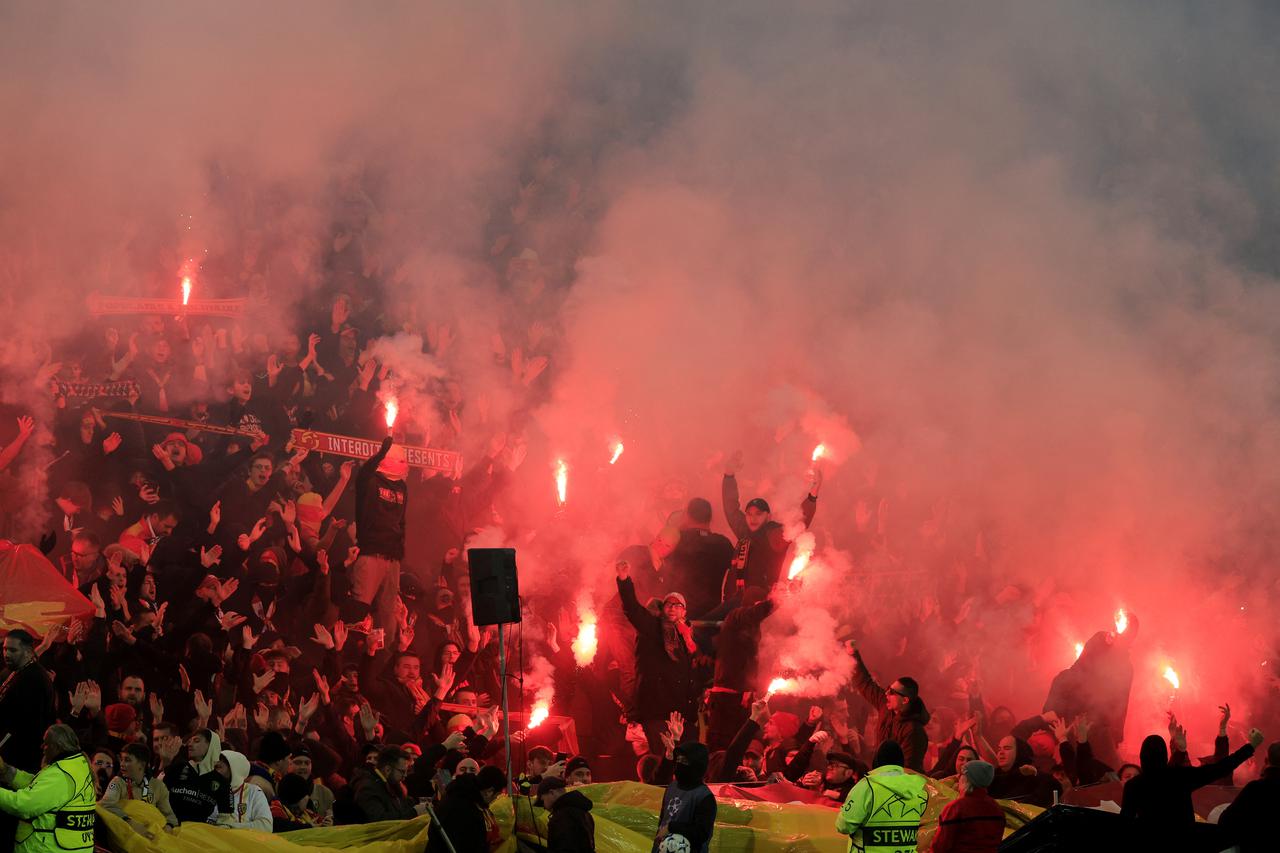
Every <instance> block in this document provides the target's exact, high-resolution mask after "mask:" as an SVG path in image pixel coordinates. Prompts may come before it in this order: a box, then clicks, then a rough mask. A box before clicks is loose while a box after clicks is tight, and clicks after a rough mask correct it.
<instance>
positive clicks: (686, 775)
mask: <svg viewBox="0 0 1280 853" xmlns="http://www.w3.org/2000/svg"><path fill="white" fill-rule="evenodd" d="M675 755H676V757H677V758H679V757H680V756H682V755H683V756H684V758H685V761H687V762H688V763H687V764H682V763H679V762H677V763H676V784H677V785H679V786H680V788H682V789H683V790H686V791H688V790H690V789H692V788H696V787H698V786H699V785H701V784H702V780H703V779H704V778H705V777H706V775H707V764H708V763H709V762H710V760H711V754H710V753H709V752H707V747H706V745H705V744H701V743H697V742H696V741H695V742H691V743H682V744H680V745H679V746H677V747H676V750H675Z"/></svg>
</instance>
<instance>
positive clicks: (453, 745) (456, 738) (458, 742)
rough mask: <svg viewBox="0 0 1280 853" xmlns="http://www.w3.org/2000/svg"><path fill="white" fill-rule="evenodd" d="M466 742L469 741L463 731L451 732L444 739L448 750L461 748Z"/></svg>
mask: <svg viewBox="0 0 1280 853" xmlns="http://www.w3.org/2000/svg"><path fill="white" fill-rule="evenodd" d="M466 742H467V736H466V735H464V734H463V733H462V732H451V733H450V734H449V736H448V737H447V738H445V739H444V744H443V745H444V748H445V749H446V750H450V749H461V748H462V746H463V744H465V743H466Z"/></svg>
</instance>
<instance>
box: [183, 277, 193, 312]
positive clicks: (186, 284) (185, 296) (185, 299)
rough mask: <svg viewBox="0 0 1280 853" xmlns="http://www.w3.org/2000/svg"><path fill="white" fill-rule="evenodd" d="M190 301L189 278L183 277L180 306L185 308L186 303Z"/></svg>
mask: <svg viewBox="0 0 1280 853" xmlns="http://www.w3.org/2000/svg"><path fill="white" fill-rule="evenodd" d="M190 301H191V276H189V275H184V276H183V277H182V305H183V307H184V308H185V307H186V305H187V303H188V302H190Z"/></svg>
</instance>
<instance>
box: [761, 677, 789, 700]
mask: <svg viewBox="0 0 1280 853" xmlns="http://www.w3.org/2000/svg"><path fill="white" fill-rule="evenodd" d="M795 686H796V681H795V679H794V678H775V679H774V680H773V681H770V682H769V689H768V690H766V691H765V694H764V695H765V696H772V695H773V694H775V693H786V692H788V691H790V690H794V689H795Z"/></svg>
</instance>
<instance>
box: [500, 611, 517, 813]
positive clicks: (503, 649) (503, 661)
mask: <svg viewBox="0 0 1280 853" xmlns="http://www.w3.org/2000/svg"><path fill="white" fill-rule="evenodd" d="M505 628H506V626H505V625H503V624H501V623H499V624H498V677H499V678H501V679H502V723H503V725H502V732H503V740H505V741H506V755H507V765H506V770H507V784H508V785H512V786H513V787H512V790H514V785H515V780H514V779H513V778H512V777H511V717H510V715H509V714H508V712H507V646H506V643H505V642H504V640H503V635H504V634H505V633H506V631H505V630H504V629H505Z"/></svg>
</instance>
